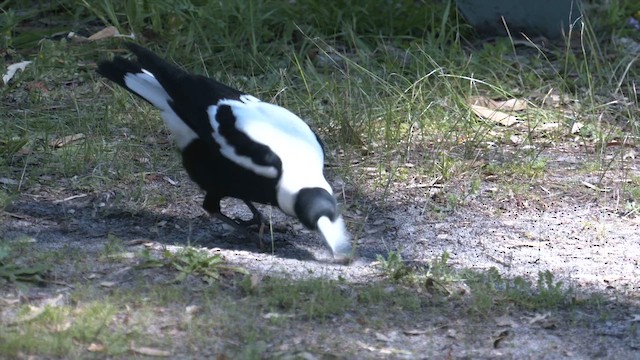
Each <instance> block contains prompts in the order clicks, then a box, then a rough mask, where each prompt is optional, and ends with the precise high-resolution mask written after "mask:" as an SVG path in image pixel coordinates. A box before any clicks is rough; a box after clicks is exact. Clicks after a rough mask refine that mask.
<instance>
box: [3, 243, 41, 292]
mask: <svg viewBox="0 0 640 360" xmlns="http://www.w3.org/2000/svg"><path fill="white" fill-rule="evenodd" d="M47 268H48V267H47V266H46V265H44V264H36V265H31V266H27V265H22V264H19V263H17V262H16V259H15V257H14V256H13V254H12V252H11V249H10V247H9V246H7V245H0V279H4V280H6V281H9V282H16V281H21V282H34V283H40V282H44V275H45V273H46V271H47Z"/></svg>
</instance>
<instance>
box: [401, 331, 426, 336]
mask: <svg viewBox="0 0 640 360" xmlns="http://www.w3.org/2000/svg"><path fill="white" fill-rule="evenodd" d="M427 332H428V331H427V330H419V329H410V330H405V331H403V333H404V334H405V335H409V336H418V335H424V334H426V333H427Z"/></svg>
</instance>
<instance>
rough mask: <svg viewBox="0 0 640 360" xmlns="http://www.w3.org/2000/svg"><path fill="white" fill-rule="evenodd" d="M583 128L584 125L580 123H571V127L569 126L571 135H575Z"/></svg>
mask: <svg viewBox="0 0 640 360" xmlns="http://www.w3.org/2000/svg"><path fill="white" fill-rule="evenodd" d="M583 127H584V124H583V123H581V122H575V123H573V126H571V133H572V134H577V133H579V132H580V129H582V128H583Z"/></svg>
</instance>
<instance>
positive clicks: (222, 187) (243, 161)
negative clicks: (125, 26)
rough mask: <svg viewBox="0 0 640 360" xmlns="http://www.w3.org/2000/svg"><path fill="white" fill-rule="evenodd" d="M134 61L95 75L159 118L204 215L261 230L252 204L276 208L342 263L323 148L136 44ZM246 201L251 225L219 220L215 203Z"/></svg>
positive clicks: (344, 252) (301, 126) (280, 115)
mask: <svg viewBox="0 0 640 360" xmlns="http://www.w3.org/2000/svg"><path fill="white" fill-rule="evenodd" d="M126 47H127V48H128V49H129V50H130V51H131V52H132V53H133V54H134V55H135V56H136V58H137V61H132V60H128V59H125V58H122V57H117V56H116V57H115V58H113V59H112V60H107V61H102V62H100V63H99V64H98V73H99V74H101V75H102V76H104V77H106V78H107V79H109V80H111V81H114V82H115V83H117V84H118V85H120V86H122V87H124V88H125V89H127V90H129V91H130V92H132V93H133V94H135V95H137V96H139V97H141V98H142V99H144V100H146V101H147V102H149V103H150V104H152V105H153V106H155V107H156V108H158V109H159V110H160V113H161V115H162V118H163V119H164V122H165V124H166V126H167V128H169V131H170V132H171V133H172V135H173V137H174V138H175V142H176V144H177V145H178V147H179V148H180V151H181V152H182V163H183V165H184V167H185V169H186V170H187V173H188V174H189V176H190V177H191V179H192V180H193V181H195V182H196V183H197V184H198V185H199V186H200V187H201V188H202V189H203V190H204V191H205V192H206V195H205V199H204V203H203V204H202V206H203V208H204V209H205V210H206V211H207V212H209V213H210V214H212V215H213V216H215V217H216V218H218V219H220V220H222V221H224V222H225V223H228V224H230V225H232V226H234V227H236V228H244V226H245V225H247V223H260V224H262V217H261V215H260V212H259V211H258V210H257V209H256V208H255V206H253V204H252V202H256V203H262V204H272V205H277V206H278V207H279V208H280V209H281V210H282V211H283V212H284V213H285V214H287V215H290V216H294V217H296V218H298V220H300V222H301V223H302V224H303V225H304V226H305V227H307V228H309V229H312V230H317V231H318V232H320V234H321V235H322V237H323V238H324V240H325V241H326V242H327V244H328V245H329V247H331V250H332V251H333V254H334V257H336V258H337V259H341V260H344V259H348V258H349V257H350V256H351V242H350V237H349V234H348V232H347V229H346V227H345V224H344V220H343V219H342V216H341V215H340V214H339V213H338V208H337V203H336V199H335V198H334V196H333V191H332V190H331V187H330V185H329V183H328V182H327V180H326V179H325V177H324V174H323V167H324V148H323V145H322V143H321V141H320V139H319V138H318V137H317V135H316V134H315V133H314V132H313V131H312V130H311V129H310V128H309V126H308V125H307V124H306V123H305V122H304V121H303V120H302V119H300V118H299V117H298V116H297V115H295V114H294V113H292V112H290V111H289V110H287V109H285V108H283V107H280V106H278V105H274V104H271V103H267V102H263V101H260V100H259V99H257V98H255V97H253V96H251V95H249V94H246V93H243V92H241V91H239V90H236V89H233V88H231V87H229V86H226V85H224V84H221V83H219V82H218V81H216V80H214V79H212V78H208V77H205V76H201V75H194V74H189V73H187V72H186V71H184V70H182V69H180V68H178V67H176V66H174V65H172V64H170V63H168V62H167V61H165V60H163V59H161V58H160V57H158V56H157V55H156V54H154V53H153V52H151V51H149V50H147V49H145V48H143V47H142V46H139V45H137V44H134V43H127V44H126ZM224 197H233V198H237V199H240V200H242V201H244V203H245V204H246V205H247V206H248V207H249V209H250V210H251V212H252V213H253V219H252V220H250V221H240V220H234V219H231V218H229V217H227V216H226V215H224V214H222V213H221V212H220V200H221V199H222V198H224Z"/></svg>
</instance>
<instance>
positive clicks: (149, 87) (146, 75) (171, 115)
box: [124, 69, 198, 150]
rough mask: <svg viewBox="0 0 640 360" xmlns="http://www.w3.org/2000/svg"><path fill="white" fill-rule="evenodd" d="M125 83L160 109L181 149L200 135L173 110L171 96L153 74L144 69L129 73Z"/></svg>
mask: <svg viewBox="0 0 640 360" xmlns="http://www.w3.org/2000/svg"><path fill="white" fill-rule="evenodd" d="M124 83H125V85H126V86H127V87H128V88H129V89H131V90H132V91H133V92H135V93H136V94H138V95H140V96H142V97H143V98H145V99H146V100H147V101H149V102H150V103H151V104H153V106H155V107H157V108H158V109H160V115H161V116H162V119H163V120H164V123H165V126H166V127H167V128H169V131H170V132H171V134H172V135H173V137H174V138H175V141H176V144H177V145H178V147H179V148H180V149H181V150H182V149H184V148H185V147H186V146H187V145H189V143H191V142H192V141H193V140H194V139H196V138H198V135H197V134H196V133H195V132H194V131H193V130H191V128H190V127H189V126H188V125H187V124H185V123H184V121H182V120H181V119H180V117H179V116H178V115H177V114H176V113H175V112H174V111H173V109H172V108H171V106H170V105H169V100H171V97H170V96H169V94H167V92H166V91H165V90H164V88H163V87H162V85H160V83H159V82H158V80H156V78H155V77H154V76H153V74H151V73H150V72H148V71H147V70H144V69H143V70H142V72H141V73H137V74H134V73H129V74H127V75H125V77H124Z"/></svg>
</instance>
